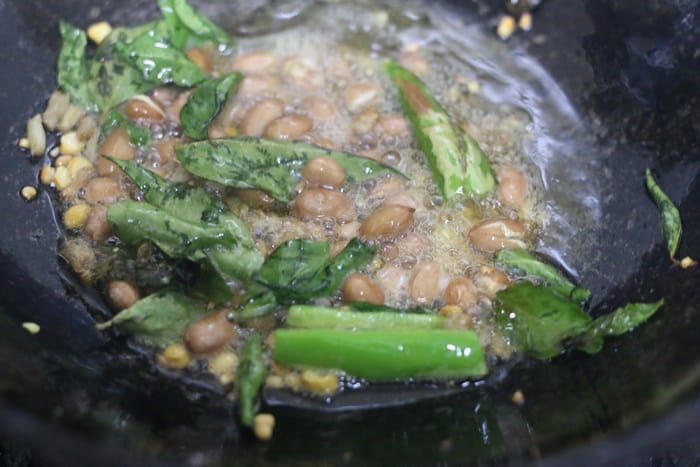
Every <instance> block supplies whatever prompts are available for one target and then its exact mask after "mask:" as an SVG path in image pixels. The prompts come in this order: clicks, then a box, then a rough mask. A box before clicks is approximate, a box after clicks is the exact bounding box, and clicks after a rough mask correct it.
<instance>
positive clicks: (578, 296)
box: [495, 248, 591, 303]
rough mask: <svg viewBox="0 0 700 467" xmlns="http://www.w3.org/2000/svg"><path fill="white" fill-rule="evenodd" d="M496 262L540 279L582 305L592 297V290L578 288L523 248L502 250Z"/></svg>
mask: <svg viewBox="0 0 700 467" xmlns="http://www.w3.org/2000/svg"><path fill="white" fill-rule="evenodd" d="M495 260H496V263H498V264H500V265H502V266H505V267H507V268H515V269H518V270H520V271H522V272H524V273H525V274H527V275H529V276H535V277H539V278H540V279H542V281H544V282H545V283H547V284H549V285H550V286H551V287H552V288H554V289H555V290H556V291H557V292H559V293H560V294H561V295H564V296H566V297H569V298H571V300H572V301H573V302H576V303H580V302H582V301H584V300H586V299H587V298H588V297H589V296H590V295H591V291H590V290H587V289H583V288H580V287H577V286H576V284H574V283H573V282H571V281H570V280H569V279H567V278H566V277H564V275H563V274H562V273H561V272H559V271H558V270H557V269H556V268H555V267H554V266H551V265H549V264H547V263H545V262H543V261H540V260H539V259H537V258H536V257H535V256H534V255H533V254H532V253H530V252H529V251H527V250H525V249H523V248H506V249H503V250H500V251H499V252H498V253H496V255H495Z"/></svg>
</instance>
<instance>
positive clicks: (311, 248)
mask: <svg viewBox="0 0 700 467" xmlns="http://www.w3.org/2000/svg"><path fill="white" fill-rule="evenodd" d="M375 252H376V250H375V248H374V247H372V246H370V245H367V244H365V243H363V242H362V241H360V240H359V239H353V240H351V241H350V242H349V243H348V245H347V246H346V247H345V248H344V249H343V251H341V252H340V253H338V255H337V256H336V257H335V258H332V259H331V258H330V257H329V246H328V243H327V242H323V241H319V240H308V239H296V240H290V241H289V242H287V243H284V244H283V245H281V246H279V247H278V248H277V249H276V250H275V251H273V252H272V254H270V256H269V258H268V259H267V261H265V264H263V266H262V268H261V269H260V272H259V274H258V277H257V280H258V282H260V283H261V284H263V285H265V286H266V287H268V288H269V289H271V290H272V291H273V293H274V294H275V296H276V297H277V299H278V300H279V301H282V302H286V303H288V302H292V301H295V300H304V299H310V298H316V297H323V296H326V295H331V294H333V293H334V292H335V291H336V290H338V288H339V287H340V285H341V284H342V282H343V280H344V279H345V276H346V275H347V274H348V273H350V272H351V271H354V270H357V269H360V268H361V267H363V266H364V265H365V264H367V262H369V261H370V260H371V259H372V257H374V254H375Z"/></svg>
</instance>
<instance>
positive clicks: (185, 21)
mask: <svg viewBox="0 0 700 467" xmlns="http://www.w3.org/2000/svg"><path fill="white" fill-rule="evenodd" d="M158 6H159V7H160V11H161V12H162V13H163V17H164V18H165V21H166V23H167V25H168V28H169V30H170V34H171V41H172V43H173V45H175V47H178V48H180V49H182V48H184V47H186V46H187V45H188V42H195V43H202V42H206V41H211V42H213V43H215V44H216V45H230V43H231V39H230V37H229V35H228V34H226V31H224V30H223V29H221V28H220V27H219V26H217V25H216V24H214V23H213V22H211V21H210V20H209V19H208V18H207V17H206V16H204V15H202V14H201V13H199V12H198V11H197V10H196V9H195V8H194V7H192V5H190V4H189V3H188V2H187V1H186V0H159V1H158Z"/></svg>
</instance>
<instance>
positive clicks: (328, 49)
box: [239, 2, 600, 306]
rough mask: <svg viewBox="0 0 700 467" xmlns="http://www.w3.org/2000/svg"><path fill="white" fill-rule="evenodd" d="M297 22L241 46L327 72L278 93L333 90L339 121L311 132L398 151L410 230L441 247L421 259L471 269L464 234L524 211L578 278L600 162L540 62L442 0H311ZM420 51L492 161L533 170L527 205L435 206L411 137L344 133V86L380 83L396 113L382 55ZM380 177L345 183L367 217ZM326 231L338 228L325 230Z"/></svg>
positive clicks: (473, 255)
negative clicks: (362, 137)
mask: <svg viewBox="0 0 700 467" xmlns="http://www.w3.org/2000/svg"><path fill="white" fill-rule="evenodd" d="M297 19H298V21H296V22H294V23H290V25H289V26H288V27H287V28H283V30H281V31H280V30H279V29H277V30H276V31H274V32H273V33H270V34H261V35H257V36H250V37H245V38H242V39H240V40H239V48H240V50H241V51H243V52H245V51H246V50H257V49H269V50H274V51H275V53H276V54H277V55H278V56H280V57H294V56H298V57H303V59H304V60H307V61H308V62H309V63H310V64H311V65H312V66H314V67H316V68H319V69H321V70H323V74H324V75H325V76H324V79H323V81H322V83H321V84H320V86H317V87H311V88H309V89H306V90H302V92H301V93H300V91H299V89H298V88H286V90H283V93H284V92H286V93H288V95H287V99H288V100H289V101H290V102H299V101H300V100H301V99H303V97H304V96H307V95H319V94H321V95H325V96H335V99H336V102H335V103H336V108H337V109H338V113H339V116H338V118H337V119H336V121H335V122H329V123H328V124H327V125H324V126H323V127H322V128H320V129H318V130H316V131H318V132H319V133H320V134H321V135H322V136H323V137H324V138H327V139H328V140H331V141H334V142H336V143H337V144H338V145H339V146H340V147H341V148H342V149H344V150H348V151H352V152H357V153H360V154H363V155H368V156H370V157H381V155H382V154H383V153H384V152H386V151H388V150H394V151H395V152H397V153H398V154H399V157H400V162H399V163H398V165H397V168H399V169H400V170H402V171H404V172H405V173H407V174H408V175H409V176H410V177H411V182H410V183H408V184H407V185H404V186H403V187H402V189H405V190H407V191H408V192H409V193H410V194H411V195H413V196H414V198H415V200H416V202H417V203H418V209H417V211H416V221H417V225H416V227H415V229H414V232H415V233H417V234H419V235H423V236H427V237H430V238H433V239H434V240H435V241H434V248H433V249H432V250H431V251H429V252H428V253H427V254H425V252H424V254H422V255H419V256H418V257H417V258H415V260H416V261H418V260H421V259H433V260H437V261H439V262H440V263H441V264H442V265H443V268H444V272H445V273H446V274H447V275H448V276H455V275H458V274H463V273H465V272H466V273H472V272H474V271H475V270H476V269H478V266H479V265H480V264H483V263H484V262H485V260H486V257H485V256H484V255H482V254H480V253H478V252H473V251H472V249H471V248H469V246H468V244H467V243H468V242H467V241H466V240H465V238H464V233H466V232H468V230H469V229H470V228H471V227H472V226H473V225H474V223H475V220H476V219H478V218H479V217H480V216H482V215H483V216H489V215H493V214H496V213H500V214H502V215H503V214H505V215H509V216H516V215H517V216H519V217H520V218H522V219H525V220H526V221H527V222H528V223H529V225H531V226H534V227H535V229H536V231H537V235H536V239H535V240H534V244H532V245H531V246H532V247H534V248H535V249H536V250H538V251H540V252H543V253H545V254H547V255H548V256H550V257H552V258H553V259H555V260H556V261H557V262H558V263H559V264H561V266H562V267H564V268H565V269H567V270H568V271H569V273H571V274H572V275H574V276H575V275H576V270H575V269H574V267H573V266H572V265H573V264H576V265H580V264H581V263H582V258H584V257H585V252H586V251H587V250H589V249H590V248H591V247H592V243H593V239H592V238H590V237H589V235H587V233H588V232H591V231H594V230H595V227H596V225H597V224H598V223H599V217H600V212H599V205H598V201H597V199H598V194H597V193H598V187H597V183H596V177H595V176H594V173H595V171H596V170H597V167H596V164H595V162H594V159H593V158H591V157H590V154H589V151H590V149H589V148H590V147H591V144H590V142H589V141H588V140H587V138H586V134H585V133H584V130H583V128H582V126H581V123H580V118H579V117H578V116H577V115H576V113H575V111H574V110H573V108H572V106H571V105H570V103H569V101H568V99H567V98H566V96H565V95H564V94H563V93H562V92H561V90H560V89H559V88H558V87H557V85H556V83H555V82H554V80H553V79H552V77H551V76H549V75H548V74H547V73H546V71H545V70H544V69H542V68H541V67H540V66H539V64H538V63H537V62H536V61H534V60H533V59H531V58H530V57H528V56H527V55H525V54H523V53H522V52H520V51H518V50H514V49H513V48H512V47H511V46H509V44H508V43H504V42H502V41H500V40H499V39H498V38H497V37H496V36H495V34H492V31H489V30H484V28H483V27H482V26H480V25H478V24H476V22H473V23H470V22H469V18H466V19H465V18H464V16H463V15H456V14H452V12H451V11H450V10H449V9H447V8H445V7H440V6H434V7H431V8H430V9H428V10H425V9H418V8H414V7H411V6H409V7H405V5H403V4H402V5H401V6H396V5H392V4H388V6H381V7H379V6H376V5H375V6H371V5H366V4H364V3H362V2H359V3H357V2H356V3H353V4H351V5H343V4H336V3H328V4H323V3H316V4H314V5H313V6H309V8H307V9H306V10H305V11H304V13H303V18H297ZM413 51H415V52H417V54H419V56H420V57H422V58H423V59H424V60H425V62H426V64H427V66H428V71H426V72H425V73H422V74H421V78H422V79H423V80H424V81H425V82H426V83H427V85H428V86H429V88H430V89H431V90H432V91H433V92H434V93H435V94H436V95H437V96H438V100H440V102H442V104H443V106H444V107H446V109H447V110H448V112H449V113H450V115H451V117H452V118H453V121H454V122H456V123H457V126H459V127H462V128H464V129H465V130H466V131H468V132H469V133H470V134H472V136H474V137H475V138H476V140H477V141H479V143H480V145H481V147H482V149H483V150H484V152H485V153H486V154H487V155H488V157H489V159H490V161H491V163H492V165H493V166H494V167H495V168H496V169H498V167H502V166H505V165H513V166H517V167H520V168H522V169H523V170H524V171H525V172H526V173H527V174H528V175H529V179H530V202H529V203H528V204H527V205H526V206H525V207H524V208H523V209H522V210H521V211H520V212H517V213H516V212H512V211H507V210H504V209H503V208H502V207H499V206H498V205H497V203H494V202H492V201H481V202H471V201H463V202H458V203H456V204H454V205H451V206H449V207H445V206H438V207H437V209H436V208H435V206H437V205H441V204H442V203H441V201H440V200H439V196H437V193H436V192H435V189H434V187H433V185H432V178H431V175H430V172H429V171H428V170H427V168H426V165H425V163H424V161H423V160H422V156H421V155H420V153H419V152H418V151H417V150H416V149H415V146H414V145H413V144H412V143H410V142H408V143H405V144H401V143H399V144H398V146H397V145H396V144H394V145H393V146H392V145H391V144H389V145H386V146H385V145H383V143H382V141H378V142H374V143H373V144H374V145H373V146H372V145H369V146H371V147H367V145H363V144H362V143H358V142H357V141H356V140H355V139H353V137H352V135H349V134H348V131H347V128H348V124H349V122H350V120H351V118H352V115H349V113H348V112H347V110H346V109H345V108H344V107H343V105H342V103H340V102H338V101H337V99H339V97H338V96H339V93H340V91H341V90H342V89H343V88H344V87H345V86H347V85H348V84H352V83H353V82H355V83H357V82H362V81H365V80H372V81H378V82H380V83H381V85H382V99H381V100H380V102H379V104H378V105H377V111H378V112H380V113H381V112H394V113H400V109H399V107H398V104H397V99H396V95H395V92H394V90H393V87H392V84H391V83H390V82H388V80H387V78H386V77H385V76H384V73H383V70H382V67H381V60H382V59H383V58H385V57H391V58H399V57H401V56H402V54H406V53H407V52H408V53H411V52H413ZM292 105H294V104H292ZM382 183H385V181H378V182H376V184H374V185H371V186H363V187H352V188H350V189H349V193H350V194H351V195H352V196H353V199H354V200H355V202H356V203H357V205H358V211H359V212H360V215H361V216H362V215H363V213H365V215H366V213H368V212H370V211H371V210H372V209H374V208H376V207H377V206H378V205H379V204H380V202H381V199H380V198H379V199H378V198H377V197H374V196H373V190H376V189H377V186H376V185H377V184H379V185H381V184H382ZM380 188H381V187H380ZM460 214H463V215H460ZM312 230H314V231H315V232H316V235H314V236H315V237H322V236H323V235H322V234H319V231H318V230H319V229H317V228H314V229H312ZM328 235H329V236H332V232H331V231H330V230H329V231H328ZM403 261H404V262H405V261H410V259H406V258H404V260H403ZM405 298H406V297H405V296H397V297H395V299H396V303H392V304H393V305H397V306H402V305H406V304H407V303H406V301H405Z"/></svg>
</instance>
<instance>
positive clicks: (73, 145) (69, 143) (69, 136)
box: [60, 131, 85, 156]
mask: <svg viewBox="0 0 700 467" xmlns="http://www.w3.org/2000/svg"><path fill="white" fill-rule="evenodd" d="M60 147H61V154H68V155H70V156H77V155H78V154H80V151H82V150H83V148H84V147H85V143H84V142H83V141H80V138H78V133H76V132H75V131H71V132H68V133H66V134H64V135H63V136H61V145H60Z"/></svg>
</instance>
